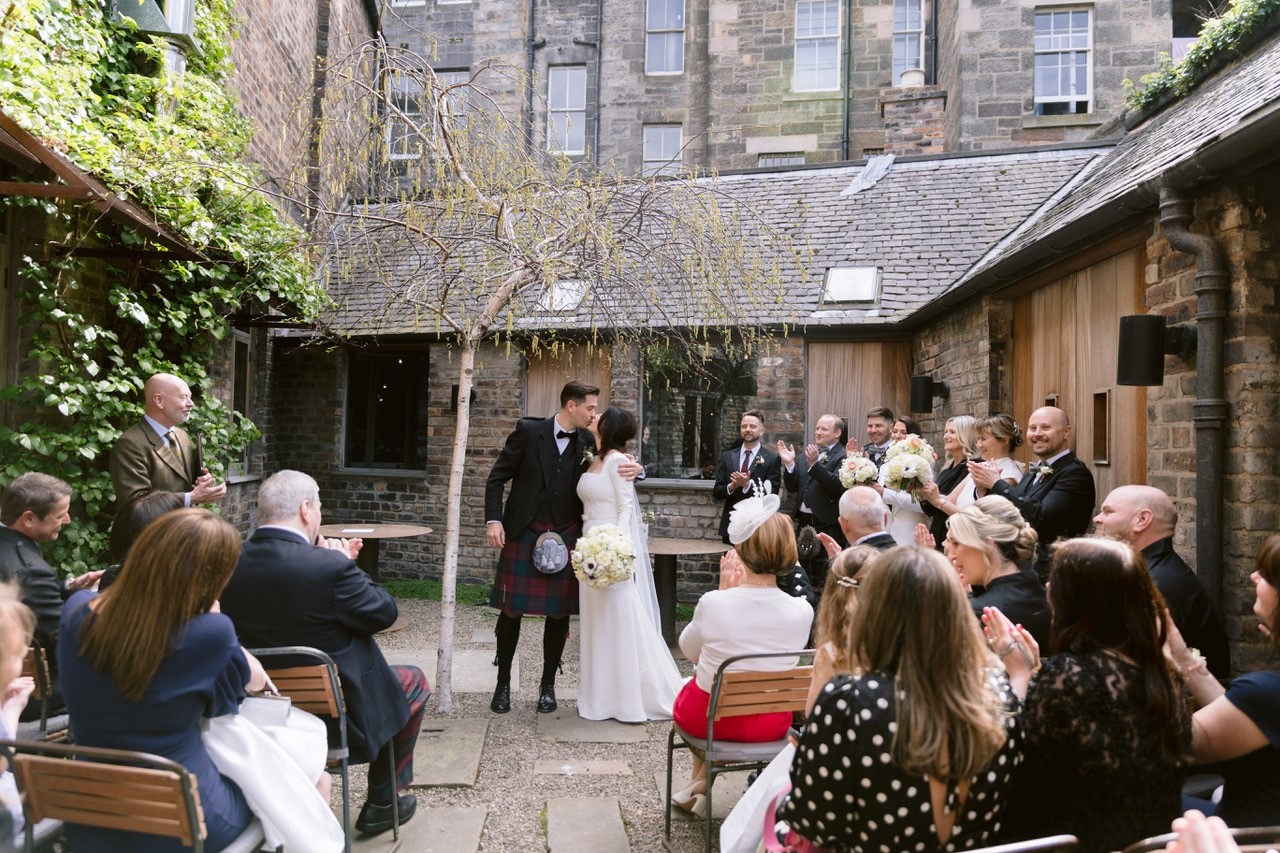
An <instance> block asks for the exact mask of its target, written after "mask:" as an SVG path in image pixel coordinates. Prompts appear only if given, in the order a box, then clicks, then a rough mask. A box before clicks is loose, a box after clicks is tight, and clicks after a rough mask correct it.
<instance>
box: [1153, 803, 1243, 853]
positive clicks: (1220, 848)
mask: <svg viewBox="0 0 1280 853" xmlns="http://www.w3.org/2000/svg"><path fill="white" fill-rule="evenodd" d="M1173 831H1174V832H1176V833H1177V834H1178V837H1177V838H1175V839H1174V840H1173V841H1170V842H1169V844H1168V846H1167V847H1165V848H1164V849H1165V853H1240V845H1238V844H1236V840H1235V839H1234V838H1232V837H1231V830H1229V829H1227V825H1226V824H1225V823H1223V822H1222V818H1220V817H1205V816H1204V815H1203V814H1201V813H1200V812H1198V811H1196V810H1195V809H1191V810H1190V811H1188V812H1187V813H1186V814H1185V815H1183V816H1182V817H1179V818H1174V821H1173Z"/></svg>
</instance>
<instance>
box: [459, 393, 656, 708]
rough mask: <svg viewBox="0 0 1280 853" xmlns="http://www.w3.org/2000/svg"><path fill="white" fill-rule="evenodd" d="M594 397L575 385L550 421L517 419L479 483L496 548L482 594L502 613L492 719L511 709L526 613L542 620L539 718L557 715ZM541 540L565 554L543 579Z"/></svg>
mask: <svg viewBox="0 0 1280 853" xmlns="http://www.w3.org/2000/svg"><path fill="white" fill-rule="evenodd" d="M599 394H600V389H599V388H596V387H595V386H592V385H588V384H587V383H585V382H580V381H578V380H574V381H572V382H570V383H568V384H567V385H565V386H564V389H563V390H561V392H560V411H559V412H557V413H556V414H555V416H553V417H550V418H521V419H520V421H519V422H518V423H517V424H516V428H515V430H514V431H513V432H512V433H511V435H509V436H507V443H506V444H505V445H504V446H503V448H502V453H500V454H499V455H498V459H497V461H496V462H494V463H493V469H492V470H491V471H490V472H489V479H488V480H487V481H486V483H485V489H484V507H485V518H486V519H488V523H487V525H486V527H487V530H486V534H487V537H488V540H489V544H490V545H492V546H493V547H494V548H500V549H502V556H501V557H500V558H499V561H498V574H497V576H496V577H495V578H494V581H493V592H491V593H490V595H489V606H490V607H494V608H497V609H498V610H500V611H501V613H500V614H499V615H498V625H497V629H496V634H497V639H498V684H497V687H495V688H494V691H493V700H492V701H491V702H490V703H489V709H490V710H491V711H493V712H494V713H495V714H505V713H507V711H509V710H511V662H512V660H514V658H515V654H516V645H517V644H518V643H519V642H520V618H521V617H522V616H523V615H524V614H526V613H528V614H532V615H542V616H545V617H546V625H545V626H544V628H543V632H542V679H541V681H540V682H539V684H538V712H539V713H542V714H549V713H551V712H552V711H554V710H555V709H556V691H555V677H556V668H557V667H559V665H560V657H561V655H562V654H563V653H564V643H565V640H566V639H568V636H569V616H570V615H572V614H574V613H577V612H578V578H577V577H576V576H575V575H574V573H573V570H572V569H570V568H568V567H567V564H568V559H567V552H568V551H570V550H572V549H573V546H574V543H576V542H577V540H578V536H579V535H580V534H581V533H582V501H581V500H580V499H579V498H578V478H579V477H581V476H582V472H583V471H585V470H586V469H587V466H588V464H590V459H589V458H588V451H590V452H592V453H594V452H595V448H596V442H595V439H594V438H593V437H592V435H591V433H590V432H589V431H588V430H587V427H589V426H591V423H592V421H594V420H595V416H596V405H597V403H598V398H599ZM639 470H640V466H639V465H637V464H636V463H634V462H624V463H623V464H621V465H619V466H618V473H619V474H620V475H621V476H622V477H624V478H626V479H633V478H634V477H635V476H636V474H637V473H638V472H639ZM508 481H510V482H511V493H510V495H509V496H508V497H507V503H506V508H505V509H504V508H503V504H502V491H503V487H504V486H505V485H506V484H507V482H508ZM498 519H501V520H498ZM548 534H551V535H552V536H555V535H558V536H559V537H560V538H561V539H562V540H563V541H564V545H565V548H566V552H565V561H564V562H565V567H562V568H560V569H558V570H553V571H551V572H550V573H547V572H546V570H545V567H544V568H542V569H539V568H535V566H534V546H535V543H536V542H537V541H538V540H539V538H540V537H544V536H547V535H548Z"/></svg>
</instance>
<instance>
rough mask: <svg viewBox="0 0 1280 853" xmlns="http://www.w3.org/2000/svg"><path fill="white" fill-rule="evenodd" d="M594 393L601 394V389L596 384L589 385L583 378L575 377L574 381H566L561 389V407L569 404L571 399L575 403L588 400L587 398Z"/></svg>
mask: <svg viewBox="0 0 1280 853" xmlns="http://www.w3.org/2000/svg"><path fill="white" fill-rule="evenodd" d="M592 394H595V395H596V396H597V397H599V396H600V389H599V388H597V387H596V386H594V385H588V384H587V383H585V382H583V381H582V380H581V379H574V380H573V381H572V382H566V383H565V386H564V387H563V388H561V389H560V408H562V409H563V408H564V407H565V406H566V405H568V403H569V401H570V400H573V401H574V402H575V403H583V402H586V399H587V398H588V397H590V396H591V395H592Z"/></svg>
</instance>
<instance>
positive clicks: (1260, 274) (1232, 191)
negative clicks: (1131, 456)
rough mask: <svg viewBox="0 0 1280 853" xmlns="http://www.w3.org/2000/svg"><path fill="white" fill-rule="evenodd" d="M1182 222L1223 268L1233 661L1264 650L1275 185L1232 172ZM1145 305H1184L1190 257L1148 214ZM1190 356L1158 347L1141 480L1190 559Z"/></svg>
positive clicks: (1279, 247)
mask: <svg viewBox="0 0 1280 853" xmlns="http://www.w3.org/2000/svg"><path fill="white" fill-rule="evenodd" d="M1194 215H1195V218H1194V220H1193V221H1192V223H1191V229H1192V230H1193V231H1196V232H1201V233H1206V232H1207V233H1210V234H1212V235H1213V236H1214V237H1216V238H1217V240H1218V242H1219V244H1220V245H1221V247H1222V249H1223V252H1224V254H1225V256H1226V259H1227V265H1228V269H1229V270H1230V276H1231V291H1230V296H1229V299H1228V315H1227V329H1226V363H1227V368H1226V397H1227V400H1228V402H1229V412H1228V417H1227V427H1226V430H1225V445H1226V468H1225V470H1224V471H1222V472H1221V476H1223V477H1224V478H1225V480H1226V495H1225V503H1226V505H1225V508H1224V517H1223V523H1224V525H1225V526H1226V530H1225V537H1224V538H1225V544H1226V554H1225V556H1224V566H1223V609H1224V616H1225V617H1226V621H1227V634H1228V636H1229V637H1230V638H1231V640H1232V645H1233V665H1234V667H1235V668H1236V670H1237V671H1238V670H1241V669H1248V668H1250V667H1252V666H1255V665H1256V664H1257V663H1259V662H1260V661H1261V660H1262V658H1263V657H1264V654H1265V652H1264V647H1263V643H1262V641H1261V639H1260V637H1259V634H1258V632H1257V629H1256V625H1257V618H1256V617H1254V615H1253V612H1252V608H1253V601H1254V589H1253V584H1252V583H1251V582H1250V580H1249V574H1250V572H1252V571H1253V566H1254V555H1255V553H1256V551H1257V548H1258V545H1259V544H1261V542H1262V541H1263V540H1264V539H1266V538H1267V537H1268V536H1270V535H1272V534H1274V533H1276V532H1278V531H1280V523H1278V515H1277V513H1278V510H1280V462H1278V461H1277V459H1278V458H1280V457H1277V455H1276V452H1275V448H1276V447H1278V446H1280V366H1278V365H1277V358H1276V356H1277V352H1276V347H1277V340H1278V339H1280V338H1278V334H1280V318H1278V316H1277V311H1276V308H1277V306H1276V280H1277V278H1280V276H1278V275H1277V273H1278V271H1280V185H1277V183H1276V182H1275V181H1270V182H1265V181H1257V182H1255V181H1254V180H1252V179H1242V180H1239V181H1235V182H1229V183H1226V184H1223V185H1221V186H1220V187H1217V188H1215V190H1214V191H1213V192H1211V193H1208V194H1205V195H1203V196H1201V197H1199V198H1198V199H1197V200H1196V204H1195V210H1194ZM1147 256H1148V257H1149V258H1150V262H1149V265H1148V267H1147V271H1146V280H1147V285H1148V286H1147V291H1146V303H1147V309H1148V310H1149V311H1151V312H1152V313H1161V314H1164V315H1165V316H1167V317H1168V318H1169V321H1170V322H1171V323H1177V322H1185V321H1188V320H1190V319H1192V318H1193V317H1194V314H1195V301H1196V298H1195V273H1196V263H1195V260H1194V258H1193V257H1192V256H1190V255H1187V254H1183V253H1180V252H1175V251H1173V250H1171V249H1170V247H1169V244H1168V241H1167V240H1166V238H1165V235H1164V233H1163V231H1162V230H1161V229H1160V228H1159V226H1158V225H1153V228H1152V232H1151V235H1150V238H1149V239H1148V242H1147ZM1195 377H1196V372H1195V361H1194V359H1191V360H1188V361H1185V362H1184V361H1182V360H1180V359H1177V358H1176V357H1174V356H1167V357H1166V359H1165V379H1164V384H1163V385H1162V386H1160V387H1158V388H1156V387H1153V388H1151V389H1149V391H1148V397H1147V399H1148V415H1147V421H1148V428H1147V435H1148V441H1149V450H1148V467H1149V471H1150V476H1149V478H1148V482H1149V483H1150V484H1151V485H1153V486H1157V487H1158V488H1161V489H1163V490H1164V491H1166V492H1168V493H1169V494H1170V496H1172V497H1173V499H1174V503H1175V504H1176V506H1177V508H1178V513H1179V522H1178V530H1177V534H1176V535H1175V537H1174V544H1175V546H1176V547H1177V549H1178V551H1179V553H1181V554H1182V555H1183V556H1184V557H1185V558H1186V559H1187V561H1188V562H1190V563H1192V564H1193V565H1194V564H1195V556H1196V555H1195V522H1196V506H1195V477H1196V468H1195V433H1194V430H1193V424H1192V404H1193V403H1194V401H1195V399H1196V391H1195Z"/></svg>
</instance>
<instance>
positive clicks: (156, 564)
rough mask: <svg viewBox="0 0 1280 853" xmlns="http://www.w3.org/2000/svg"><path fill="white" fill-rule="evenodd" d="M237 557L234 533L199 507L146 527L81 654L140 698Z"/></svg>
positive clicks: (90, 623) (85, 632) (83, 638)
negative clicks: (180, 634)
mask: <svg viewBox="0 0 1280 853" xmlns="http://www.w3.org/2000/svg"><path fill="white" fill-rule="evenodd" d="M239 557H240V535H239V534H238V533H236V529H235V528H234V527H232V526H231V525H230V524H228V523H227V522H225V521H223V520H222V519H221V518H218V516H216V515H214V514H213V513H211V512H209V511H208V510H205V509H178V510H174V511H173V512H170V513H167V514H165V515H163V516H161V517H160V518H158V519H156V520H155V521H154V522H152V523H151V524H150V525H148V526H147V527H146V528H145V529H143V531H142V532H141V533H140V534H139V535H138V538H137V540H135V541H134V543H133V547H131V548H130V549H129V555H128V557H126V558H125V563H124V568H123V569H122V570H121V571H120V577H119V578H118V579H117V580H116V582H115V583H114V584H112V586H111V588H110V589H108V590H107V591H106V592H104V593H102V595H101V597H100V598H99V599H98V601H99V603H98V606H97V608H96V609H95V610H94V612H93V613H92V614H90V615H89V616H88V617H87V618H86V619H85V620H84V622H83V623H82V624H81V626H80V632H79V640H80V651H81V654H83V655H84V657H85V659H86V660H87V661H88V662H89V664H90V665H91V666H92V667H93V668H94V669H96V670H97V671H98V672H104V673H108V674H109V675H110V676H111V680H112V681H113V682H114V683H115V686H116V689H117V690H119V691H120V692H121V693H122V694H123V695H124V696H125V697H126V698H128V699H131V700H132V701H134V702H137V701H140V700H141V699H142V697H143V694H145V693H146V691H147V687H148V686H150V684H151V681H152V679H154V678H155V675H156V672H157V671H159V669H160V665H161V664H162V663H163V662H164V659H165V657H167V656H168V654H169V652H170V651H172V649H173V646H174V644H175V643H176V642H177V640H178V634H179V632H180V631H182V630H183V628H184V627H185V626H186V624H187V623H188V622H189V621H191V618H192V617H194V616H196V615H197V614H199V613H207V612H208V611H209V608H210V607H212V606H213V602H214V601H216V600H217V598H218V596H219V595H220V594H221V593H222V589H223V587H225V586H226V585H227V581H228V580H230V579H231V573H232V571H233V570H234V569H235V567H236V560H238V559H239Z"/></svg>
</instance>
